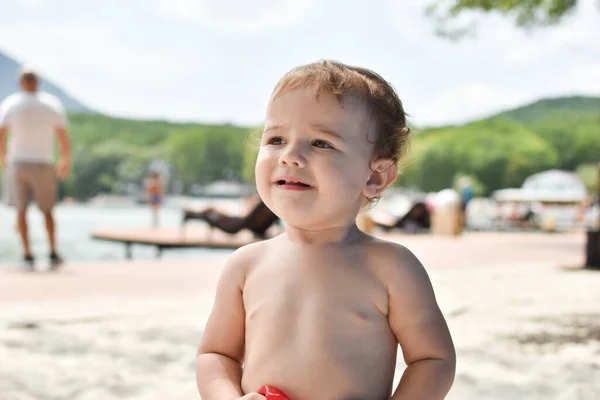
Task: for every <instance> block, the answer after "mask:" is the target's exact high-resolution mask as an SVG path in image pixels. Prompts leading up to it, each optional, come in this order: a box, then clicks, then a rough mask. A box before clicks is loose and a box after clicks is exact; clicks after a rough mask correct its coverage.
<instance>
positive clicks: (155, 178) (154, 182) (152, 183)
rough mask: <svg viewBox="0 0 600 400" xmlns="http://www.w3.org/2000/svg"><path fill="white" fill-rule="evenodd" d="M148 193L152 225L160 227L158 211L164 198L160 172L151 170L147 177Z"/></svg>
mask: <svg viewBox="0 0 600 400" xmlns="http://www.w3.org/2000/svg"><path fill="white" fill-rule="evenodd" d="M146 195H147V197H148V203H149V204H150V207H151V209H152V227H154V228H156V227H158V212H159V209H160V205H161V203H162V199H163V183H162V179H161V177H160V174H159V173H158V172H156V171H152V172H150V174H148V177H147V178H146Z"/></svg>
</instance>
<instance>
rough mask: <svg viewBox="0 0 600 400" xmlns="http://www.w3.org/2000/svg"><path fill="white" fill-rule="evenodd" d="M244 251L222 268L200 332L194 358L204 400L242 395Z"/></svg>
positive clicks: (248, 258) (245, 254)
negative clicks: (214, 295) (210, 309)
mask: <svg viewBox="0 0 600 400" xmlns="http://www.w3.org/2000/svg"><path fill="white" fill-rule="evenodd" d="M248 250H250V249H248V248H242V249H239V250H237V251H236V252H235V253H234V254H233V255H232V256H231V257H230V259H229V260H228V262H227V264H226V265H225V267H224V269H223V272H222V274H221V277H220V279H219V283H218V285H217V293H216V297H215V304H214V306H213V309H212V312H211V314H210V317H209V319H208V322H207V324H206V327H205V328H204V332H203V333H202V339H201V341H200V346H199V347H198V352H197V356H196V381H197V384H198V391H199V392H200V396H201V397H202V399H204V400H213V399H215V400H227V399H231V400H233V399H237V398H239V397H242V396H243V391H242V388H241V379H242V363H243V361H244V339H245V319H246V314H245V310H244V303H243V299H242V290H243V286H244V280H245V275H246V272H245V271H246V266H247V265H248V263H249V262H252V257H251V256H249V254H248V253H251V251H250V252H249V251H248Z"/></svg>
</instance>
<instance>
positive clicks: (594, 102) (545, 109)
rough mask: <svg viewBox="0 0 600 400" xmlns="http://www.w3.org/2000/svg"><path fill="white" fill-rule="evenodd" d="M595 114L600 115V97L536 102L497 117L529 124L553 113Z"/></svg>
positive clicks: (563, 98)
mask: <svg viewBox="0 0 600 400" xmlns="http://www.w3.org/2000/svg"><path fill="white" fill-rule="evenodd" d="M557 112H558V113H572V112H575V113H586V112H591V113H594V112H595V113H597V114H599V115H600V97H586V96H572V97H559V98H554V99H543V100H538V101H536V102H534V103H531V104H527V105H525V106H522V107H518V108H515V109H513V110H508V111H504V112H502V113H500V114H498V115H497V116H501V117H508V118H510V119H513V120H515V121H517V122H521V123H524V124H529V123H532V122H536V121H539V120H540V119H543V118H546V117H548V116H550V115H552V114H554V113H557Z"/></svg>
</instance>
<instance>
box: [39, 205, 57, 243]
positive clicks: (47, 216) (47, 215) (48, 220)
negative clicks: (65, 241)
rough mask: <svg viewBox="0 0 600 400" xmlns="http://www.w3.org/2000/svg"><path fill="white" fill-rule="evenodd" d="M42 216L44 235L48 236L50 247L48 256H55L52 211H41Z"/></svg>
mask: <svg viewBox="0 0 600 400" xmlns="http://www.w3.org/2000/svg"><path fill="white" fill-rule="evenodd" d="M42 214H43V215H44V223H45V224H46V233H47V234H48V245H49V246H50V254H56V241H55V239H54V217H53V216H52V211H42Z"/></svg>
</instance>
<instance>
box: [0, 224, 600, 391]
mask: <svg viewBox="0 0 600 400" xmlns="http://www.w3.org/2000/svg"><path fill="white" fill-rule="evenodd" d="M389 238H390V239H393V240H396V241H398V242H400V243H403V244H405V245H406V246H407V247H409V248H410V249H411V250H412V251H413V252H414V253H415V254H416V255H417V256H418V257H419V258H420V259H421V260H422V262H423V264H424V265H425V267H426V268H427V270H428V272H429V275H430V277H431V279H432V282H433V285H434V288H435V291H436V295H437V298H438V302H439V304H440V306H441V308H442V311H443V312H444V314H445V316H446V318H447V320H448V323H449V325H450V329H451V332H452V335H453V338H454V341H455V344H456V348H457V352H458V370H457V377H456V381H455V384H454V387H453V389H452V391H451V393H450V395H449V396H448V399H454V400H458V399H461V400H463V399H493V400H495V399H525V400H530V399H531V400H533V399H557V400H558V399H573V400H579V399H582V400H586V399H590V400H592V399H599V398H600V290H598V288H599V287H600V271H589V270H582V269H580V267H581V265H582V264H583V257H584V252H583V246H584V241H585V236H584V234H583V233H573V234H555V235H543V234H538V233H493V234H492V233H489V234H488V233H476V234H465V235H462V236H461V237H458V238H448V237H431V236H403V235H395V236H389ZM117 248H118V247H117ZM226 257H227V254H226V253H223V252H221V253H217V254H214V255H212V254H210V255H207V256H205V257H202V258H200V259H197V260H190V259H186V260H181V261H179V260H171V259H170V260H163V261H133V262H125V261H118V262H112V263H110V264H109V263H95V264H94V263H84V264H76V263H73V264H70V265H68V266H67V267H66V268H65V269H64V270H63V271H62V272H60V273H58V274H52V273H48V272H41V273H37V274H30V273H24V272H19V271H16V270H14V269H11V268H3V269H1V270H0V271H1V272H0V360H1V361H0V399H2V400H33V399H36V400H39V399H52V400H54V399H57V400H58V399H69V400H70V399H73V400H75V399H77V400H96V399H98V400H100V399H102V400H107V399H108V400H110V399H138V400H141V399H144V400H151V399H198V398H199V396H198V395H197V393H196V388H195V377H194V356H195V349H196V345H197V343H198V340H199V338H200V336H201V334H202V328H203V325H204V323H205V321H206V318H207V316H208V313H209V312H210V309H211V306H212V301H213V296H214V286H215V284H216V281H217V278H218V275H219V272H220V269H221V267H222V264H223V262H224V261H225V259H226ZM403 368H404V365H403V362H402V359H401V358H400V359H399V361H398V370H397V372H398V373H397V376H396V380H397V379H399V376H400V374H401V372H402V370H403Z"/></svg>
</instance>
